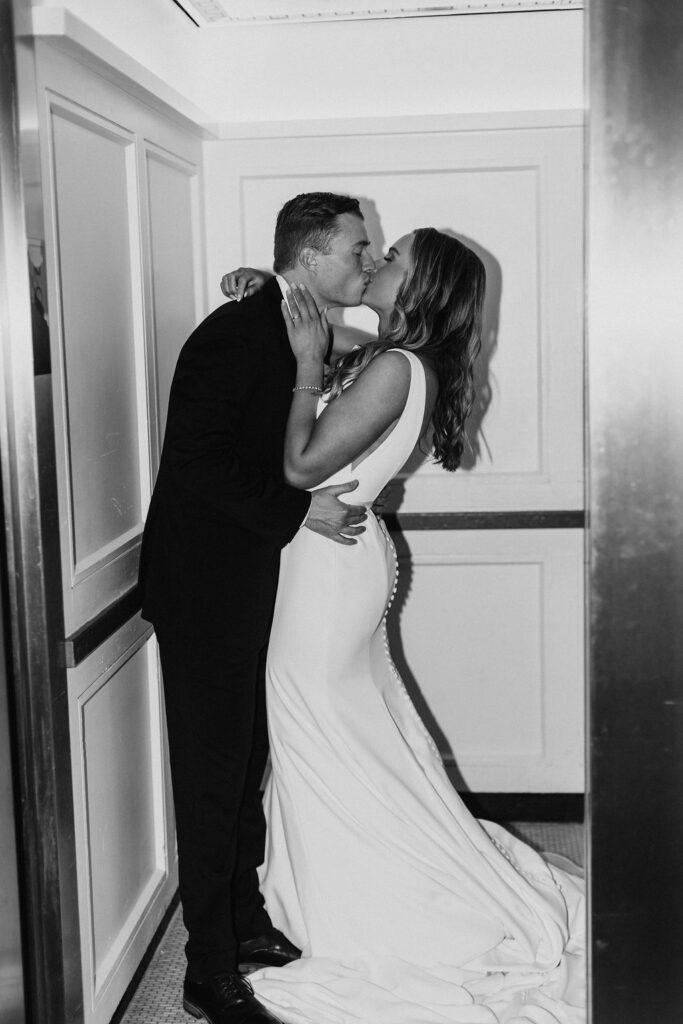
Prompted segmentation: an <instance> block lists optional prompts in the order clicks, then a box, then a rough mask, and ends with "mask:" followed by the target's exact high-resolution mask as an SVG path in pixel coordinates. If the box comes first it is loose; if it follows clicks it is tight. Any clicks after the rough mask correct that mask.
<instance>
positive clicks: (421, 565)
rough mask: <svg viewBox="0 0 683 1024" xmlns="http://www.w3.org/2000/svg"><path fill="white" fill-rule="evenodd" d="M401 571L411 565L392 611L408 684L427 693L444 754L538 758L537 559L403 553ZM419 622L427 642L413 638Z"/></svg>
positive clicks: (540, 724)
mask: <svg viewBox="0 0 683 1024" xmlns="http://www.w3.org/2000/svg"><path fill="white" fill-rule="evenodd" d="M401 570H402V571H403V572H408V571H410V592H409V597H407V599H406V600H405V603H404V604H403V607H402V608H401V609H400V610H399V609H397V612H398V613H399V614H400V627H401V631H402V634H403V635H404V637H406V641H404V650H403V653H404V659H405V660H404V666H403V668H404V671H405V670H406V668H407V670H408V672H407V674H408V676H409V678H408V679H406V684H407V685H410V686H411V687H412V688H413V690H415V689H419V691H420V692H421V694H422V697H423V698H424V699H425V702H426V704H427V706H428V708H429V712H431V716H432V718H433V722H434V725H435V727H436V728H435V731H436V733H437V737H436V738H437V740H438V741H439V747H440V749H441V751H442V753H443V754H445V755H448V756H451V757H455V759H456V760H463V761H468V762H471V761H472V760H473V759H474V760H482V759H483V760H485V759H487V758H491V759H492V760H496V761H498V762H500V761H505V760H509V759H510V758H511V757H512V758H516V757H520V756H524V757H533V758H538V757H539V756H540V755H541V754H542V752H543V715H542V702H541V694H542V671H543V630H542V612H541V602H542V578H543V567H542V565H540V564H538V563H536V564H534V563H529V564H521V565H520V564H512V565H505V566H503V565H500V564H488V565H487V564H485V563H484V564H482V563H479V564H477V563H476V562H475V563H474V564H467V563H466V562H461V561H457V562H455V561H451V560H450V559H449V558H448V556H447V555H446V554H444V556H443V560H442V561H434V562H433V563H431V562H429V561H427V562H425V561H424V560H423V559H420V558H419V556H418V557H417V560H416V562H415V563H414V564H413V563H411V562H409V561H408V560H406V561H404V562H403V563H402V565H401ZM395 615H396V613H395ZM427 622H428V623H429V634H430V643H428V644H421V643H419V642H416V640H417V638H418V636H419V633H420V631H421V630H424V628H425V623H427ZM405 643H407V644H408V647H407V649H406V647H405ZM418 699H419V698H418Z"/></svg>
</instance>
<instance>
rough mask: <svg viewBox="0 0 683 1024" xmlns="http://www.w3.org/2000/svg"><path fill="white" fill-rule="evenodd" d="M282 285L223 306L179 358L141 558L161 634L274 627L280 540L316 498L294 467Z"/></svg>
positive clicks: (240, 639)
mask: <svg viewBox="0 0 683 1024" xmlns="http://www.w3.org/2000/svg"><path fill="white" fill-rule="evenodd" d="M281 297H282V296H281V294H280V289H279V286H278V283H277V281H276V280H275V279H274V278H273V279H272V280H271V281H269V282H268V283H267V284H266V285H265V287H264V288H263V289H262V290H261V291H260V292H259V293H258V294H257V295H255V296H254V297H253V298H250V299H244V300H243V301H242V302H240V303H237V302H231V303H226V304H225V305H223V306H220V307H219V308H218V309H216V310H214V312H213V313H211V314H210V316H208V317H207V319H206V320H204V322H203V323H201V324H200V325H199V327H197V329H196V330H195V331H194V333H193V334H192V335H191V336H190V338H189V339H188V341H187V342H186V343H185V345H184V346H183V349H182V351H181V353H180V356H179V358H178V363H177V366H176V370H175V374H174V377H173V383H172V385H171V394H170V400H169V408H168V420H167V424H166V435H165V438H164V446H163V451H162V455H161V462H160V466H159V474H158V477H157V481H156V486H155V488H154V493H153V495H152V501H151V504H150V508H149V514H148V516H147V522H146V524H145V530H144V534H143V541H142V551H141V558H140V587H141V590H142V596H143V607H142V614H143V616H144V618H146V619H148V620H149V621H150V622H153V623H154V626H155V628H156V630H157V632H158V633H159V634H160V635H164V634H165V635H174V636H177V635H187V636H188V637H192V636H194V637H201V636H206V637H225V636H229V637H232V638H233V639H234V641H235V644H236V645H238V646H240V645H243V646H247V647H249V648H253V647H254V646H256V645H260V644H262V643H263V642H264V641H265V640H266V639H267V635H268V630H269V628H270V616H271V610H272V603H273V599H274V594H275V588H276V586H277V573H278V565H279V552H280V548H282V547H283V546H284V545H285V544H287V543H288V542H289V541H290V540H291V539H292V537H293V536H294V535H295V533H296V531H297V530H298V528H299V527H300V525H301V523H302V521H303V519H304V517H305V515H306V512H307V510H308V506H309V504H310V495H309V494H308V492H307V491H299V490H297V489H295V488H293V487H290V486H289V485H288V484H286V483H285V481H284V476H283V470H282V462H283V445H284V434H285V427H286V424H287V414H288V412H289V405H290V401H291V397H292V396H291V389H292V387H293V385H294V380H295V376H296V362H295V359H294V356H293V355H292V351H291V349H290V347H289V341H288V339H287V332H286V329H285V326H284V321H283V318H282V313H281V311H280V301H281Z"/></svg>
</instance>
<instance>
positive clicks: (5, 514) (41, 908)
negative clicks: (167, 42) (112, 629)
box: [0, 0, 83, 1024]
mask: <svg viewBox="0 0 683 1024" xmlns="http://www.w3.org/2000/svg"><path fill="white" fill-rule="evenodd" d="M27 6H28V4H27V2H26V0H16V8H17V11H18V12H19V13H20V14H21V13H23V14H26V8H27ZM15 58H16V40H15V38H14V24H13V4H12V2H11V0H0V474H1V477H0V481H1V482H0V527H1V528H2V529H3V533H4V535H3V538H2V544H0V562H1V565H0V586H2V588H3V593H2V606H3V610H4V618H5V620H6V623H7V629H6V632H5V634H4V641H5V643H6V645H7V646H8V647H9V649H10V650H9V656H8V657H7V658H6V665H7V677H8V685H7V689H8V692H9V693H8V695H9V698H10V699H9V702H8V703H9V711H10V714H9V721H8V722H7V723H6V724H7V725H8V728H9V730H11V733H12V740H13V742H12V748H13V752H14V753H15V755H16V757H15V758H14V762H13V765H14V767H15V768H16V771H15V780H16V786H17V789H18V794H19V799H18V801H17V805H16V806H17V808H18V810H17V817H18V818H19V819H20V820H19V822H18V826H19V827H18V832H19V837H20V862H21V863H20V871H19V875H20V890H21V895H22V900H21V903H22V926H23V927H22V932H23V940H24V942H23V945H24V991H25V993H26V1004H27V1006H26V1009H27V1019H28V1020H29V1021H30V1022H31V1024H34V1022H35V1024H38V1022H40V1024H79V1022H80V1021H81V1020H82V1019H83V1005H82V1002H83V1001H82V991H81V977H80V938H79V931H78V918H77V911H78V900H77V893H76V874H75V856H74V842H75V840H74V834H73V808H72V794H71V774H70V764H69V742H68V732H67V719H66V712H67V706H66V687H65V675H64V671H63V669H62V668H61V667H60V666H59V664H58V659H57V648H56V644H55V642H54V639H53V634H54V633H55V628H56V622H57V620H59V617H60V613H61V603H60V595H61V591H60V589H59V586H58V584H59V580H58V577H57V578H56V583H57V585H56V586H55V578H54V577H55V573H54V571H53V573H52V576H53V580H52V587H53V589H52V591H50V590H49V589H47V587H48V584H49V583H50V581H49V580H48V579H47V576H48V567H49V565H50V564H51V561H54V556H53V555H52V554H51V544H49V543H48V544H46V543H45V542H44V540H45V537H44V533H43V523H42V518H41V504H40V499H41V489H42V490H44V487H43V486H42V481H41V479H40V476H41V464H42V463H43V462H44V461H45V460H46V459H47V461H48V462H49V459H50V456H51V453H50V452H49V451H42V450H41V448H43V447H44V445H43V442H42V441H41V436H40V430H39V424H38V423H37V420H36V401H35V390H34V352H33V333H32V321H31V299H30V291H29V276H28V250H27V242H26V230H25V217H24V195H23V189H22V177H21V166H20V158H19V157H20V134H19V129H20V125H19V104H18V98H17V73H16V60H15ZM34 186H35V183H34ZM34 190H35V189H34ZM53 533H54V531H53ZM48 594H49V595H50V596H49V598H48V596H47V595H48ZM3 625H4V623H3ZM62 633H63V628H62ZM0 1016H2V1014H1V1013H0ZM3 1020H4V1017H3Z"/></svg>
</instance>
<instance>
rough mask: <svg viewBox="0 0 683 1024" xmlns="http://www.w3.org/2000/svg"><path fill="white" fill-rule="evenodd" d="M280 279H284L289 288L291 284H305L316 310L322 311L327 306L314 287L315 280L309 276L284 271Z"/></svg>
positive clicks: (292, 271)
mask: <svg viewBox="0 0 683 1024" xmlns="http://www.w3.org/2000/svg"><path fill="white" fill-rule="evenodd" d="M280 277H284V279H285V281H286V282H287V284H288V285H290V287H291V285H293V284H305V285H306V288H307V289H308V291H309V293H310V294H311V295H312V296H313V298H314V300H315V304H316V306H317V307H318V309H323V307H324V306H326V305H327V303H326V302H325V300H324V298H323V296H321V295H320V293H319V292H318V289H317V288H316V286H315V280H314V279H312V278H311V276H310V275H309V274H306V273H304V272H303V271H297V270H285V271H283V272H282V273H281V274H280Z"/></svg>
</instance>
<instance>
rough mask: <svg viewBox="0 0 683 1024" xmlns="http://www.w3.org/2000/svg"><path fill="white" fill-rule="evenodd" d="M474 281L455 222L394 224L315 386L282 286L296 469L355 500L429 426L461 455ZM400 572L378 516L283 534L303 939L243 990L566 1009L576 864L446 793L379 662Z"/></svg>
mask: <svg viewBox="0 0 683 1024" xmlns="http://www.w3.org/2000/svg"><path fill="white" fill-rule="evenodd" d="M484 283H485V274H484V268H483V266H482V264H481V261H480V260H479V259H478V257H477V256H476V255H475V254H474V253H473V252H472V251H471V250H469V249H468V248H467V247H466V246H464V245H463V244H462V243H460V242H459V241H457V240H456V239H454V238H451V237H450V236H447V235H445V234H442V233H441V232H438V231H435V230H434V229H431V228H427V229H419V230H418V231H415V232H413V233H411V234H409V235H406V236H404V237H403V238H401V239H399V240H398V241H397V242H396V244H395V245H394V246H392V247H391V248H390V249H389V251H388V253H387V256H386V257H385V258H384V263H383V265H382V266H381V267H380V268H378V270H377V272H376V275H375V278H374V280H373V282H372V283H371V284H370V285H369V287H368V289H367V291H366V293H365V296H364V299H363V301H364V303H366V304H367V305H369V306H371V307H372V308H373V309H374V310H375V311H376V312H377V313H378V315H379V338H378V340H377V342H374V343H371V344H370V345H369V346H367V347H366V348H364V349H361V350H357V351H354V352H352V353H349V354H348V355H347V356H345V357H343V358H342V359H341V360H340V362H339V363H338V364H337V365H336V367H335V369H334V370H333V371H332V373H331V375H328V378H327V380H326V382H325V385H324V388H325V391H324V394H323V393H322V387H323V372H324V369H323V360H324V357H325V351H326V349H327V346H328V328H327V324H326V318H325V314H324V312H323V313H322V315H321V314H319V312H318V310H317V308H316V305H315V302H314V301H313V298H312V296H311V295H310V293H307V292H306V290H305V288H296V287H294V288H293V289H292V291H291V292H290V293H289V296H288V300H289V307H288V306H287V303H283V316H284V317H285V320H286V322H287V327H288V333H289V337H290V342H291V344H292V348H293V351H294V354H295V356H296V358H297V390H295V392H294V396H293V402H292V409H291V413H290V418H289V423H288V429H287V438H286V453H285V472H286V476H287V478H288V480H289V481H290V482H291V483H293V484H294V485H295V486H298V487H306V488H309V489H313V488H316V487H319V486H323V485H327V484H331V483H334V482H338V481H345V480H349V479H351V478H354V479H357V480H358V481H359V485H358V489H357V490H356V491H354V492H353V501H354V502H356V503H365V504H366V505H367V506H368V508H369V507H370V506H371V505H372V503H373V501H374V500H375V498H376V497H377V495H378V493H379V492H380V491H381V490H382V489H383V488H384V487H385V486H386V484H387V483H388V482H389V481H390V480H391V479H392V478H393V477H394V476H395V475H396V473H397V472H398V471H399V470H400V468H401V467H402V466H403V464H404V463H405V462H406V460H407V459H408V457H409V456H410V454H411V452H412V451H413V448H414V447H415V444H416V443H417V442H418V440H419V439H420V438H423V437H424V436H425V434H426V432H427V430H428V428H429V426H430V424H431V430H432V434H433V436H432V439H431V441H432V444H433V450H434V455H435V458H436V460H437V461H438V462H439V463H441V465H442V466H443V467H444V468H445V469H448V470H454V469H456V468H457V466H458V465H459V463H460V458H461V455H462V451H463V444H464V438H465V435H464V428H465V421H466V419H467V415H468V413H469V411H470V408H471V405H472V400H473V395H474V388H473V382H472V368H473V363H474V360H475V358H476V355H477V353H478V350H479V345H480V320H481V307H482V301H483V294H484ZM290 311H291V312H290ZM396 573H397V559H396V553H395V549H394V546H393V544H392V541H391V539H390V537H389V535H388V533H387V531H386V529H385V527H384V525H383V523H382V522H381V520H379V519H377V518H376V517H375V516H374V515H372V514H370V515H369V516H368V521H367V529H366V531H365V532H364V533H363V534H361V535H359V536H358V537H357V543H355V544H349V545H348V546H342V545H339V544H330V543H328V542H326V541H325V539H321V538H320V537H318V535H317V534H314V533H312V532H311V531H309V530H300V531H299V533H298V534H297V536H296V538H295V539H294V540H293V541H292V542H291V543H290V544H289V546H288V547H287V548H285V550H284V552H283V557H282V562H281V569H280V582H279V589H278V595H277V602H276V608H275V617H274V621H273V627H272V632H271V639H270V646H269V663H268V682H267V686H268V715H269V731H270V743H271V757H272V774H271V776H270V779H269V783H268V787H267V792H266V796H265V805H266V816H267V820H268V840H267V851H266V861H265V864H264V867H263V874H262V891H263V893H264V895H265V898H266V904H267V907H268V911H269V913H270V916H271V918H272V920H273V922H274V924H275V925H276V927H278V928H280V929H281V930H282V931H283V932H284V933H285V934H286V935H288V936H289V937H290V938H291V939H292V940H293V941H294V942H295V943H296V944H297V945H298V946H299V947H300V948H301V949H302V952H303V955H302V958H301V960H298V961H295V962H294V963H291V964H289V965H288V966H286V967H280V968H266V969H264V970H260V971H258V972H257V973H255V974H253V975H252V976H251V978H250V980H251V982H252V984H253V986H254V990H255V993H256V995H257V997H258V998H259V1000H261V1002H263V1003H265V1004H266V1006H267V1007H268V1008H269V1009H271V1010H272V1011H273V1012H274V1013H275V1014H276V1015H277V1016H278V1017H279V1018H281V1019H282V1020H283V1021H285V1022H287V1024H361V1022H362V1024H513V1022H514V1024H558V1022H571V1024H577V1022H579V1021H582V1020H583V1019H584V1010H583V1006H584V991H583V989H584V961H583V928H584V920H583V915H584V908H583V885H582V882H581V881H580V880H579V879H578V878H577V877H574V876H573V875H571V874H568V873H565V872H564V871H562V870H560V869H558V868H556V867H551V866H550V865H549V864H548V863H546V861H545V860H544V859H543V858H542V857H541V856H539V855H538V854H537V853H536V852H535V851H533V850H532V849H531V848H530V847H528V846H526V845H525V844H524V843H522V842H520V841H518V840H517V839H515V838H514V837H513V836H511V835H510V834H509V833H508V832H506V831H505V830H504V829H502V828H500V827H499V826H497V825H493V824H490V823H485V822H479V821H477V820H476V819H475V818H473V817H472V815H471V814H470V813H469V812H468V811H467V809H466V808H465V806H464V805H463V803H462V801H461V800H460V798H459V796H458V794H457V793H456V792H455V790H454V789H453V787H452V785H451V783H450V781H449V779H448V777H447V775H446V773H445V770H444V768H443V765H442V762H441V758H440V756H439V754H438V751H437V749H436V747H435V745H434V743H433V741H432V739H431V737H430V735H429V733H428V732H427V730H426V728H425V727H424V725H423V724H422V722H421V720H420V718H419V716H418V714H417V712H416V710H415V708H414V706H413V704H412V703H411V700H410V698H409V696H408V694H407V692H406V690H405V687H404V685H403V683H402V682H401V679H400V677H399V675H398V673H397V671H396V668H395V667H394V665H393V663H392V661H391V656H390V653H389V648H388V644H387V634H386V626H385V617H386V613H387V610H388V608H389V605H390V603H391V599H392V596H393V594H394V592H395V589H396ZM454 628H457V625H456V626H454ZM434 642H435V643H438V637H435V638H434Z"/></svg>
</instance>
